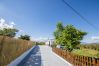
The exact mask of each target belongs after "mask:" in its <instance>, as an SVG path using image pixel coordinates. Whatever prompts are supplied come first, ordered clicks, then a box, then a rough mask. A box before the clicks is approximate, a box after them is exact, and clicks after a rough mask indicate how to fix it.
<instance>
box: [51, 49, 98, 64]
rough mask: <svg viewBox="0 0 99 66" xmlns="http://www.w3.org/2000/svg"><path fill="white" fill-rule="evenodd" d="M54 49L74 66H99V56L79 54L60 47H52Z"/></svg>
mask: <svg viewBox="0 0 99 66" xmlns="http://www.w3.org/2000/svg"><path fill="white" fill-rule="evenodd" d="M52 51H53V52H55V53H56V54H58V55H59V56H61V57H62V58H64V59H65V60H66V61H68V62H70V63H71V64H73V65H74V66H99V58H92V57H85V56H78V55H74V54H72V53H70V52H68V51H65V50H62V49H59V48H52Z"/></svg>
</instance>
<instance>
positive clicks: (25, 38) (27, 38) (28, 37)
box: [19, 35, 30, 40]
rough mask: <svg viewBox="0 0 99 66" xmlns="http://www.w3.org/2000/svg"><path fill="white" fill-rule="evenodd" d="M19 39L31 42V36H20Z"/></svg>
mask: <svg viewBox="0 0 99 66" xmlns="http://www.w3.org/2000/svg"><path fill="white" fill-rule="evenodd" d="M19 39H23V40H30V36H29V35H20V37H19Z"/></svg>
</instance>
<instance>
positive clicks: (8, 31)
mask: <svg viewBox="0 0 99 66" xmlns="http://www.w3.org/2000/svg"><path fill="white" fill-rule="evenodd" d="M17 32H18V30H17V29H11V28H4V29H3V30H0V35H3V36H8V37H15V35H16V33H17Z"/></svg>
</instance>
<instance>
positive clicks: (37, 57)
mask: <svg viewBox="0 0 99 66" xmlns="http://www.w3.org/2000/svg"><path fill="white" fill-rule="evenodd" d="M17 66H42V63H41V52H40V48H39V46H35V47H34V48H33V49H32V50H31V51H30V53H29V54H28V55H27V56H26V57H25V58H24V59H23V60H22V61H21V62H20V63H19V64H18V65H17Z"/></svg>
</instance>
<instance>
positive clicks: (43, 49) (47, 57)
mask: <svg viewBox="0 0 99 66" xmlns="http://www.w3.org/2000/svg"><path fill="white" fill-rule="evenodd" d="M17 66H71V65H70V64H69V63H68V62H66V61H63V60H62V59H61V58H60V57H59V56H57V55H55V54H54V53H53V52H52V50H51V48H50V47H49V46H36V47H35V48H34V49H33V50H32V51H31V52H30V53H29V54H28V55H27V56H26V57H25V58H24V59H23V61H21V62H20V63H19V64H18V65H17Z"/></svg>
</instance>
